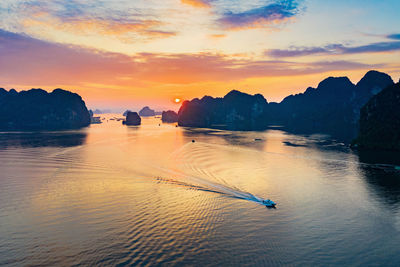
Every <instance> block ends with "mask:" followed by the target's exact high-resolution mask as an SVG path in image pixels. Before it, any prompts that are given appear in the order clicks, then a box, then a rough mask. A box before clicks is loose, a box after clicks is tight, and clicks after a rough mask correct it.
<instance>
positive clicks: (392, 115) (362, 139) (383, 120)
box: [354, 83, 400, 151]
mask: <svg viewBox="0 0 400 267" xmlns="http://www.w3.org/2000/svg"><path fill="white" fill-rule="evenodd" d="M354 145H355V146H357V147H359V148H361V149H379V150H398V151H400V84H399V83H397V84H394V85H391V86H389V87H387V88H386V89H384V90H383V91H382V92H380V93H379V94H377V95H375V96H373V97H372V98H371V99H370V100H369V101H368V103H367V104H366V105H365V106H364V107H363V108H362V109H361V117H360V132H359V135H358V138H357V139H356V140H355V142H354Z"/></svg>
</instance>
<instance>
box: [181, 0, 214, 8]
mask: <svg viewBox="0 0 400 267" xmlns="http://www.w3.org/2000/svg"><path fill="white" fill-rule="evenodd" d="M211 2H212V0H181V3H183V4H186V5H191V6H193V7H198V8H210V7H211Z"/></svg>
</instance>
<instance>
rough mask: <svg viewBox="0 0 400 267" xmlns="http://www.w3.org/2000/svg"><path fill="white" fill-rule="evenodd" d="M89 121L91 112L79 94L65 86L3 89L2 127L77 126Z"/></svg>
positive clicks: (0, 93) (0, 92) (0, 98)
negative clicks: (64, 87) (46, 89)
mask: <svg viewBox="0 0 400 267" xmlns="http://www.w3.org/2000/svg"><path fill="white" fill-rule="evenodd" d="M89 124H90V114H89V111H88V109H87V107H86V105H85V102H84V101H83V100H82V98H81V97H80V96H79V95H78V94H75V93H72V92H69V91H66V90H62V89H55V90H54V91H53V92H51V93H48V92H46V91H45V90H42V89H31V90H28V91H21V92H19V93H18V92H17V91H16V90H14V89H11V90H10V91H6V90H5V89H3V88H0V129H1V130H59V129H77V128H81V127H85V126H88V125H89Z"/></svg>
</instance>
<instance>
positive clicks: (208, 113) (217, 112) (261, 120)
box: [178, 71, 394, 139]
mask: <svg viewBox="0 0 400 267" xmlns="http://www.w3.org/2000/svg"><path fill="white" fill-rule="evenodd" d="M393 84H394V82H393V80H392V78H391V77H390V76H389V75H387V74H385V73H382V72H378V71H369V72H367V73H366V74H365V76H364V77H363V78H362V79H361V80H360V81H359V82H358V83H357V84H356V85H355V84H353V83H352V82H351V81H350V80H349V79H348V78H347V77H337V78H334V77H329V78H327V79H325V80H323V81H321V82H320V83H319V85H318V87H317V88H311V87H309V88H307V90H306V91H305V92H304V93H300V94H296V95H290V96H288V97H286V98H285V99H283V100H282V102H280V103H268V102H267V100H266V99H265V98H264V97H263V96H262V95H259V94H257V95H254V96H252V95H249V94H245V93H241V92H239V91H236V90H233V91H231V92H230V93H228V94H227V95H226V96H225V97H223V98H212V97H209V96H205V97H203V98H202V99H197V98H195V99H193V100H192V101H185V102H184V103H183V104H182V106H181V108H180V110H179V113H178V115H179V118H178V123H179V125H180V126H189V127H200V128H202V127H206V128H222V129H228V130H262V129H266V128H268V127H269V126H271V125H281V126H282V127H283V128H284V129H286V130H288V131H292V132H296V133H327V134H331V135H333V136H337V137H341V138H346V139H351V138H354V137H355V135H356V133H357V131H358V120H359V116H360V115H359V114H360V109H361V107H362V106H363V105H364V104H365V103H366V102H367V101H368V100H369V99H370V98H371V97H372V96H373V95H375V94H377V93H379V92H380V91H382V89H384V88H385V87H387V86H390V85H393Z"/></svg>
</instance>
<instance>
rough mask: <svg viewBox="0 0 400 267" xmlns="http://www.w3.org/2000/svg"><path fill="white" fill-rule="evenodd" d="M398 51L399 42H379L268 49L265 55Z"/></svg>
mask: <svg viewBox="0 0 400 267" xmlns="http://www.w3.org/2000/svg"><path fill="white" fill-rule="evenodd" d="M399 50H400V42H380V43H372V44H367V45H361V46H345V45H343V44H330V45H326V46H323V47H291V48H290V49H270V50H267V51H266V52H265V54H266V55H268V56H272V57H275V58H281V57H301V56H309V55H343V54H360V53H379V52H392V51H399Z"/></svg>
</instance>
